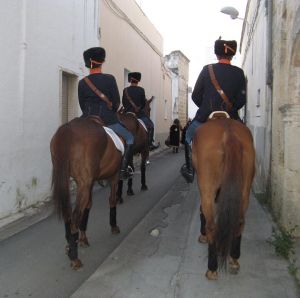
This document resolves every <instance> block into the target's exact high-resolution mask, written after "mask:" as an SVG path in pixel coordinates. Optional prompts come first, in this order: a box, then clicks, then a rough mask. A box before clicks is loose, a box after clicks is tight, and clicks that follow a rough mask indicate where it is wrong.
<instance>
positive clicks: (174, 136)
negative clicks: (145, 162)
mask: <svg viewBox="0 0 300 298" xmlns="http://www.w3.org/2000/svg"><path fill="white" fill-rule="evenodd" d="M180 129H181V127H180V121H179V119H174V121H173V124H172V125H171V127H170V146H171V147H172V148H173V153H178V148H179V144H180Z"/></svg>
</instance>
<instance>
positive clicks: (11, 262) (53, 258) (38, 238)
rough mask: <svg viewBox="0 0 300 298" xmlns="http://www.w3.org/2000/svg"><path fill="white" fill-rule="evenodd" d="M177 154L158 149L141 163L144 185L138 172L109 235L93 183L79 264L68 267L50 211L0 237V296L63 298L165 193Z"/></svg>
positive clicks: (101, 192) (102, 194)
mask: <svg viewBox="0 0 300 298" xmlns="http://www.w3.org/2000/svg"><path fill="white" fill-rule="evenodd" d="M182 162H183V154H182V153H180V154H172V153H171V152H170V151H167V152H165V153H164V152H162V153H160V154H158V155H156V156H153V157H152V158H151V163H150V165H149V166H147V181H148V182H147V185H148V188H149V190H148V191H146V192H141V191H140V182H139V181H140V176H139V175H138V174H137V176H136V178H135V180H134V191H135V193H136V195H135V196H133V197H127V195H126V189H125V194H124V196H123V198H124V204H122V205H119V206H118V209H117V214H118V215H117V220H118V224H119V226H120V229H121V233H120V234H119V235H111V233H110V226H109V219H108V215H109V208H108V188H100V187H99V186H96V187H95V188H94V194H93V207H92V211H91V216H90V221H89V225H88V237H89V241H90V245H91V246H90V247H89V248H80V249H79V257H80V258H81V260H82V262H83V263H84V267H83V268H82V269H81V270H79V271H78V272H74V271H72V270H71V268H70V266H69V260H68V258H67V257H66V255H65V254H64V247H65V244H66V242H65V239H64V225H63V222H60V221H58V219H57V216H56V215H55V214H53V215H51V216H50V217H48V218H46V219H45V220H43V221H41V222H39V223H37V224H35V225H33V226H31V227H29V228H28V229H26V230H24V231H23V232H20V233H18V234H16V235H14V236H12V237H10V238H8V239H6V240H3V241H1V242H0V268H1V270H0V285H1V286H0V297H1V298H2V297H38V298H41V297H43V298H48V297H49V298H53V297H56V298H60V297H61V298H62V297H69V296H70V295H71V294H72V293H73V292H74V291H75V290H76V289H78V288H79V287H80V285H81V284H82V283H83V282H84V281H85V280H86V279H87V278H88V277H89V276H90V275H91V274H92V273H93V272H94V271H95V270H96V269H97V268H98V267H99V265H100V264H101V263H102V262H103V261H104V260H105V259H106V257H107V256H108V255H109V254H110V253H111V252H112V251H113V250H114V249H115V248H116V247H117V246H118V245H119V244H120V243H121V242H122V241H123V240H124V238H125V237H126V236H127V235H128V233H130V231H131V230H132V229H133V228H134V227H135V226H136V225H137V224H138V223H139V222H140V221H141V220H142V219H143V218H144V217H145V216H146V214H147V213H148V212H149V210H151V209H152V208H153V207H154V206H155V204H156V203H157V202H159V201H160V199H161V198H162V197H163V196H164V195H165V194H166V193H167V192H168V190H169V189H170V187H171V186H172V185H173V184H174V182H175V181H176V179H177V178H178V176H179V168H180V165H181V163H182Z"/></svg>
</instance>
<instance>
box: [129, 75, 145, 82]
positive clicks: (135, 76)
mask: <svg viewBox="0 0 300 298" xmlns="http://www.w3.org/2000/svg"><path fill="white" fill-rule="evenodd" d="M141 78H142V74H141V73H140V72H130V73H129V74H128V82H129V83H130V82H131V80H133V81H136V82H139V81H140V80H141Z"/></svg>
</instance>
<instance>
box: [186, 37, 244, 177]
mask: <svg viewBox="0 0 300 298" xmlns="http://www.w3.org/2000/svg"><path fill="white" fill-rule="evenodd" d="M236 48H237V42H236V41H235V40H230V41H227V40H221V39H218V40H216V41H215V46H214V51H215V54H216V56H217V59H218V63H215V64H210V65H206V66H204V67H203V69H202V71H201V72H200V74H199V77H198V79H197V81H196V84H195V87H194V90H193V93H192V100H193V102H194V103H195V104H196V106H197V107H198V108H199V109H198V111H197V113H196V116H195V118H194V119H193V120H192V122H191V124H190V125H189V127H188V129H187V131H186V137H185V144H184V147H185V164H184V165H183V166H182V167H181V170H180V171H181V174H182V176H183V177H184V178H185V179H186V181H187V182H188V183H192V182H193V179H194V169H193V165H192V151H191V147H190V144H191V142H192V139H193V136H194V133H195V131H196V129H197V128H198V127H199V126H200V125H201V124H203V123H204V122H205V121H206V120H207V119H208V116H209V115H210V114H211V113H212V112H214V111H226V112H227V113H228V114H229V116H230V117H231V118H232V119H236V120H239V121H241V120H240V117H239V114H238V110H239V109H241V108H242V107H243V106H244V105H245V103H246V80H245V75H244V72H243V70H242V69H241V68H239V67H237V66H233V65H231V60H232V57H233V56H234V55H235V53H236ZM216 83H218V84H216ZM217 85H219V86H218V88H217ZM224 94H225V99H224ZM226 98H227V100H226Z"/></svg>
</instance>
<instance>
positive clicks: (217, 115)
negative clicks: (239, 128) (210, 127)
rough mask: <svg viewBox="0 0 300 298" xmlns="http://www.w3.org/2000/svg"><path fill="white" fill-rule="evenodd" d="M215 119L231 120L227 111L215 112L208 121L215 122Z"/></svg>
mask: <svg viewBox="0 0 300 298" xmlns="http://www.w3.org/2000/svg"><path fill="white" fill-rule="evenodd" d="M215 119H230V116H229V114H228V113H227V112H225V111H215V112H212V113H211V114H210V115H209V116H208V120H215Z"/></svg>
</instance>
